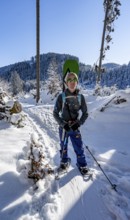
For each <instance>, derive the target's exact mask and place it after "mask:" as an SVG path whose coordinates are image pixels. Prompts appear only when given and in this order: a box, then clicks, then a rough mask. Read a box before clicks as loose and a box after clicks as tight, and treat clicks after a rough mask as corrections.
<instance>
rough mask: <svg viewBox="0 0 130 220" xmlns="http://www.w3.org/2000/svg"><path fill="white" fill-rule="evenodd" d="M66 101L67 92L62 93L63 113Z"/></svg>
mask: <svg viewBox="0 0 130 220" xmlns="http://www.w3.org/2000/svg"><path fill="white" fill-rule="evenodd" d="M65 100H66V97H65V92H62V112H63V109H64V105H65Z"/></svg>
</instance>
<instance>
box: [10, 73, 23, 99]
mask: <svg viewBox="0 0 130 220" xmlns="http://www.w3.org/2000/svg"><path fill="white" fill-rule="evenodd" d="M11 86H12V94H13V96H15V95H17V94H18V93H20V92H22V91H23V81H22V80H21V78H20V76H19V74H18V73H17V71H14V72H12V74H11Z"/></svg>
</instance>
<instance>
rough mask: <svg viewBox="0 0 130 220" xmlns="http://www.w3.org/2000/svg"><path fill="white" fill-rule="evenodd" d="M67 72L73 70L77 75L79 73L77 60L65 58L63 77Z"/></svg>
mask: <svg viewBox="0 0 130 220" xmlns="http://www.w3.org/2000/svg"><path fill="white" fill-rule="evenodd" d="M67 72H73V73H76V74H77V75H78V73H79V64H78V61H77V60H70V59H69V60H66V61H65V63H64V66H63V77H65V76H66V73H67Z"/></svg>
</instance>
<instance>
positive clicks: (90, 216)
mask: <svg viewBox="0 0 130 220" xmlns="http://www.w3.org/2000/svg"><path fill="white" fill-rule="evenodd" d="M83 92H84V95H85V98H86V100H87V104H88V110H89V118H88V120H87V121H86V123H85V124H84V125H83V126H82V127H81V133H82V137H83V142H84V147H85V145H87V146H88V147H89V150H90V151H91V152H92V154H93V155H94V157H95V158H96V159H97V161H98V163H99V164H100V165H101V168H102V169H103V171H105V173H106V175H107V176H108V178H109V179H110V181H111V183H112V184H116V185H117V192H116V191H114V190H112V189H111V184H110V183H109V181H108V180H107V178H106V177H105V176H104V174H103V173H102V172H101V170H100V168H99V166H97V164H96V163H95V161H94V160H93V158H92V157H91V155H90V153H89V152H88V150H87V149H86V148H85V154H86V158H87V162H88V165H89V166H90V168H91V169H92V170H93V172H94V174H93V180H89V181H83V178H82V177H81V175H80V174H79V172H78V170H77V168H76V165H75V163H76V157H75V154H74V151H73V149H72V146H71V143H69V155H70V157H71V159H72V163H71V167H70V170H69V172H68V173H67V174H66V175H64V176H63V177H62V178H61V179H60V180H58V181H57V180H55V178H54V175H48V176H46V178H44V179H42V180H40V181H39V182H38V183H37V185H38V189H37V190H34V188H33V184H32V180H30V179H28V178H27V177H26V175H25V174H26V173H24V172H23V167H24V164H26V163H27V157H26V152H27V149H28V146H29V143H30V140H31V139H33V140H34V141H35V142H37V143H41V144H42V146H43V152H44V155H45V161H46V163H49V165H50V166H51V167H54V168H56V166H57V165H58V164H59V161H60V158H59V138H58V125H57V124H56V122H55V120H54V118H53V115H52V111H53V107H54V101H51V100H50V98H49V96H46V95H45V94H44V96H43V97H42V103H41V104H38V105H36V104H35V102H34V100H33V99H32V98H31V97H29V96H28V97H25V98H24V99H21V100H20V101H21V103H22V106H23V113H24V114H25V115H26V117H25V126H24V127H23V128H17V127H15V126H14V125H11V124H9V123H8V122H6V121H4V120H2V121H0V219H1V220H52V219H53V220H72V219H75V220H129V219H130V89H126V90H122V91H117V92H116V93H115V94H114V95H116V97H119V96H120V97H121V98H125V99H126V100H127V101H126V102H123V103H121V104H115V100H116V98H115V99H114V100H113V101H112V102H111V103H109V105H108V107H107V108H106V109H105V110H104V111H103V112H101V111H100V109H101V107H102V106H103V105H104V104H105V103H106V102H107V101H108V100H109V99H111V98H112V96H113V95H111V96H103V97H96V96H93V95H92V91H83Z"/></svg>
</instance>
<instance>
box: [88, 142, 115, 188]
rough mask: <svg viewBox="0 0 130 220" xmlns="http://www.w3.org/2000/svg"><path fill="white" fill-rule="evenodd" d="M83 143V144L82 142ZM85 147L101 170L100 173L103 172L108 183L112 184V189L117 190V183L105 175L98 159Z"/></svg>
mask: <svg viewBox="0 0 130 220" xmlns="http://www.w3.org/2000/svg"><path fill="white" fill-rule="evenodd" d="M84 145H85V144H84ZM85 147H86V149H87V150H88V152H89V153H90V154H91V156H92V158H93V159H94V160H95V162H96V163H97V165H98V166H99V168H100V170H101V171H102V173H103V174H104V176H105V177H106V178H107V180H108V182H109V183H110V185H111V186H112V189H114V190H115V191H116V192H117V189H116V187H117V185H116V184H113V183H112V182H111V181H110V179H109V178H108V176H107V175H106V173H105V172H104V170H103V169H102V167H101V165H100V164H99V163H98V161H97V160H96V158H95V157H94V156H93V154H92V152H91V151H90V150H89V147H88V146H86V145H85Z"/></svg>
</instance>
